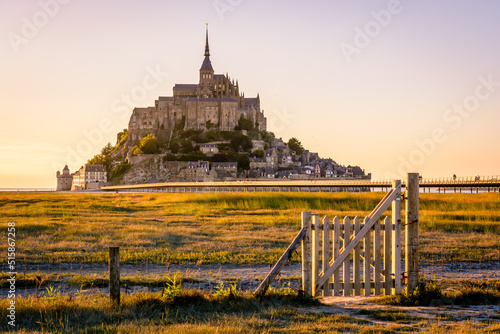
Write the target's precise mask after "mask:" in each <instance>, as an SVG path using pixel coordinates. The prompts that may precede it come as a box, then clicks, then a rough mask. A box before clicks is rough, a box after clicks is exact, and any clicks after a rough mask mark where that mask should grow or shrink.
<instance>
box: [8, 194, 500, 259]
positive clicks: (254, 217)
mask: <svg viewBox="0 0 500 334" xmlns="http://www.w3.org/2000/svg"><path fill="white" fill-rule="evenodd" d="M382 196H383V194H382V193H361V194H346V193H334V194H330V193H314V194H311V193H245V194H241V193H239V194H238V193H235V194H231V193H223V194H213V193H212V194H164V193H157V194H147V193H146V194H108V193H93V194H88V193H38V194H36V193H21V194H18V193H1V194H0V210H1V212H2V216H3V218H4V221H14V222H16V232H17V258H18V259H19V260H20V261H22V262H27V263H60V262H83V263H90V262H106V261H107V248H108V246H120V247H121V259H122V261H124V262H131V263H134V262H154V263H163V264H166V263H176V262H180V263H186V262H198V261H201V262H202V263H273V262H275V261H276V260H277V259H278V258H279V256H280V255H281V253H282V252H283V250H284V249H285V248H286V247H287V245H288V243H289V242H290V241H291V240H292V239H293V237H294V236H295V234H296V233H297V231H298V230H299V228H300V212H301V211H305V210H308V211H312V212H314V213H318V214H319V215H328V216H329V217H333V216H335V215H339V216H345V215H349V216H350V217H353V216H356V215H357V216H360V217H364V216H366V215H367V214H368V213H369V212H370V211H371V210H372V209H373V207H374V206H375V205H376V204H377V203H378V201H379V200H380V199H381V198H382ZM420 197H421V202H420V232H421V243H422V245H423V247H422V248H421V255H422V259H423V260H427V261H431V262H432V261H490V260H500V238H499V235H500V197H499V196H498V194H493V193H492V194H477V195H470V194H468V195H466V194H421V196H420ZM387 214H390V210H389V211H388V212H387ZM0 260H1V261H5V259H4V258H3V259H0ZM293 260H294V261H298V260H299V256H296V257H295V258H294V259H293Z"/></svg>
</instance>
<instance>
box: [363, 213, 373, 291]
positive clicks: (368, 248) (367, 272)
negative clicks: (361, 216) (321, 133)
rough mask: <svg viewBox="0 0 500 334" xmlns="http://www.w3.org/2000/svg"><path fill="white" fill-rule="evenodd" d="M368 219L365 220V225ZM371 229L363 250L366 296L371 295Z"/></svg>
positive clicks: (364, 241) (364, 240) (367, 234)
mask: <svg viewBox="0 0 500 334" xmlns="http://www.w3.org/2000/svg"><path fill="white" fill-rule="evenodd" d="M367 219H368V218H365V224H366V221H367ZM371 243H372V242H371V229H370V230H369V231H368V232H367V233H366V235H365V238H364V239H363V249H364V251H365V258H364V265H365V268H364V272H363V274H364V279H365V296H369V295H370V269H371V268H370V267H371V263H370V262H371V258H372V256H371V249H372V246H371Z"/></svg>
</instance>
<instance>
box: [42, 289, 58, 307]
mask: <svg viewBox="0 0 500 334" xmlns="http://www.w3.org/2000/svg"><path fill="white" fill-rule="evenodd" d="M45 289H46V290H47V295H46V296H43V299H44V300H47V301H49V302H50V303H52V304H54V303H55V302H56V301H57V299H58V298H59V297H61V293H60V292H59V291H57V288H55V287H53V286H52V285H49V286H48V287H47V288H45Z"/></svg>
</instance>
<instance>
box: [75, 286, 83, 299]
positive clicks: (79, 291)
mask: <svg viewBox="0 0 500 334" xmlns="http://www.w3.org/2000/svg"><path fill="white" fill-rule="evenodd" d="M75 296H78V297H83V296H84V292H83V285H81V286H80V289H78V290H76V292H75Z"/></svg>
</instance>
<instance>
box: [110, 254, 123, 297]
mask: <svg viewBox="0 0 500 334" xmlns="http://www.w3.org/2000/svg"><path fill="white" fill-rule="evenodd" d="M108 265H109V298H110V299H111V301H112V302H113V303H114V304H115V305H116V306H118V305H120V247H109V264H108Z"/></svg>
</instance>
